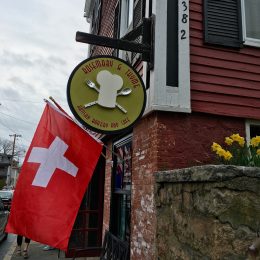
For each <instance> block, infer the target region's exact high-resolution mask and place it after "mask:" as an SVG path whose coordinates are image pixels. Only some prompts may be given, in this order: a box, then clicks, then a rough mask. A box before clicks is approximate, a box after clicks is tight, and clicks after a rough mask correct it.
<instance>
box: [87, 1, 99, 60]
mask: <svg viewBox="0 0 260 260" xmlns="http://www.w3.org/2000/svg"><path fill="white" fill-rule="evenodd" d="M100 19H101V0H97V1H95V3H94V7H93V13H92V22H91V30H90V31H91V34H96V35H98V33H99V25H100ZM95 48H96V46H95V45H90V54H91V55H92V54H93V53H94V50H95Z"/></svg>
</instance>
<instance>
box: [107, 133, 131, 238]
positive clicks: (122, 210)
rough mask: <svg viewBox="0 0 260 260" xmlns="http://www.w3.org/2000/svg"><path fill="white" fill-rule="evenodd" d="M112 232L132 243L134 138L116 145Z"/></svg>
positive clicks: (129, 137) (125, 139)
mask: <svg viewBox="0 0 260 260" xmlns="http://www.w3.org/2000/svg"><path fill="white" fill-rule="evenodd" d="M113 150H114V152H115V153H116V154H118V155H119V156H114V158H113V161H114V167H113V180H112V200H111V218H110V219H111V223H110V229H111V232H112V233H113V234H114V235H115V236H117V237H118V238H119V239H121V240H123V241H127V242H130V214H131V181H132V180H131V176H132V169H131V164H132V160H131V158H132V136H131V135H130V136H127V137H125V138H123V139H121V140H120V141H118V142H116V143H115V144H114V148H113Z"/></svg>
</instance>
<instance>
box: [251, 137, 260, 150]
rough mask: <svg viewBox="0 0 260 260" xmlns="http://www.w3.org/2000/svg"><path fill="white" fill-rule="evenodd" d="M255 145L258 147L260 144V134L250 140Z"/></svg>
mask: <svg viewBox="0 0 260 260" xmlns="http://www.w3.org/2000/svg"><path fill="white" fill-rule="evenodd" d="M250 144H251V145H252V146H253V147H257V146H258V145H259V144H260V136H256V137H253V138H252V139H251V141H250Z"/></svg>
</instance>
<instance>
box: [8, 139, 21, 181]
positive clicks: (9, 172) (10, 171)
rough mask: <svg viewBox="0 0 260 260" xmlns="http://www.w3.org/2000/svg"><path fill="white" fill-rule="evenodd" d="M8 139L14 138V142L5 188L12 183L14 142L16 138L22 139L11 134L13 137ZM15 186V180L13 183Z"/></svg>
mask: <svg viewBox="0 0 260 260" xmlns="http://www.w3.org/2000/svg"><path fill="white" fill-rule="evenodd" d="M9 136H10V137H14V141H13V148H12V157H11V165H10V166H9V167H8V173H7V178H6V184H7V186H10V184H11V183H12V174H13V168H14V150H15V141H16V138H17V137H22V136H21V135H18V134H13V135H9ZM16 178H17V177H16V176H15V177H14V179H16ZM13 184H14V185H15V180H14V183H13Z"/></svg>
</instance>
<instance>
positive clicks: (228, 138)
mask: <svg viewBox="0 0 260 260" xmlns="http://www.w3.org/2000/svg"><path fill="white" fill-rule="evenodd" d="M225 143H226V144H227V145H231V144H232V143H233V139H231V138H230V137H226V138H225Z"/></svg>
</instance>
